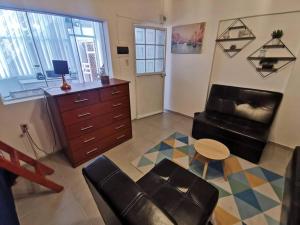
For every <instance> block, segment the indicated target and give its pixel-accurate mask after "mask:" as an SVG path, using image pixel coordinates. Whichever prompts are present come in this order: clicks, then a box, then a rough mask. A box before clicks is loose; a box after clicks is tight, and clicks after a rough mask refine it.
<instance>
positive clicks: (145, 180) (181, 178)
mask: <svg viewBox="0 0 300 225" xmlns="http://www.w3.org/2000/svg"><path fill="white" fill-rule="evenodd" d="M137 183H138V185H140V187H141V188H142V189H143V190H144V191H145V192H146V193H148V194H149V195H150V196H151V197H152V198H153V200H154V201H155V202H156V204H157V205H159V206H160V207H161V208H163V209H165V210H166V211H167V212H168V213H169V214H170V215H172V216H173V218H174V219H175V221H176V222H177V224H179V225H181V224H182V225H183V224H207V222H208V220H209V217H210V214H211V212H212V211H213V209H214V207H215V205H216V203H217V201H218V190H217V189H216V188H215V187H213V186H212V185H210V184H209V183H207V182H206V181H205V180H202V179H201V178H199V177H197V176H196V175H194V174H192V173H190V172H189V171H187V170H185V169H183V168H181V167H180V166H178V165H176V164H175V163H173V162H171V161H169V160H167V159H164V160H163V161H161V162H160V163H159V164H158V165H156V166H155V167H154V169H152V170H151V171H150V172H149V173H147V174H146V175H145V176H144V177H142V178H141V179H140V180H139V181H138V182H137Z"/></svg>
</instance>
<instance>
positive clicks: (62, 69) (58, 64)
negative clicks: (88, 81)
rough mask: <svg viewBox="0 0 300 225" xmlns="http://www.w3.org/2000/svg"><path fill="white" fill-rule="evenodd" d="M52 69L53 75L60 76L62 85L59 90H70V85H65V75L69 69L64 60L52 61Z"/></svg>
mask: <svg viewBox="0 0 300 225" xmlns="http://www.w3.org/2000/svg"><path fill="white" fill-rule="evenodd" d="M52 64H53V68H54V73H55V74H61V78H62V81H63V83H62V85H61V87H60V88H61V90H64V91H66V90H70V89H71V85H70V84H68V83H67V81H66V79H65V74H69V67H68V62H67V61H64V60H52Z"/></svg>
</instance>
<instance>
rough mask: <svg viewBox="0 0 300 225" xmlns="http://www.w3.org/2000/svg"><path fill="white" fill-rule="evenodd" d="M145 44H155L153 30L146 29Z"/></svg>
mask: <svg viewBox="0 0 300 225" xmlns="http://www.w3.org/2000/svg"><path fill="white" fill-rule="evenodd" d="M146 44H152V45H154V44H155V30H154V29H146Z"/></svg>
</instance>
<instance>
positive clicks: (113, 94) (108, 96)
mask: <svg viewBox="0 0 300 225" xmlns="http://www.w3.org/2000/svg"><path fill="white" fill-rule="evenodd" d="M128 95H129V90H128V85H127V84H124V85H118V86H113V87H108V88H104V89H102V90H101V91H100V96H101V97H100V98H101V100H102V101H107V100H112V99H116V98H119V97H122V96H128Z"/></svg>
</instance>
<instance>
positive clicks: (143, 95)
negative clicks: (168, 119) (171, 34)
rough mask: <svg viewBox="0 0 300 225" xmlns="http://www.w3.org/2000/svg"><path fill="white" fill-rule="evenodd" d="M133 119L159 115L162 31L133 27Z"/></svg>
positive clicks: (163, 31)
mask: <svg viewBox="0 0 300 225" xmlns="http://www.w3.org/2000/svg"><path fill="white" fill-rule="evenodd" d="M134 36H135V59H136V60H135V64H136V66H135V67H136V69H135V72H136V111H137V118H138V119H139V118H143V117H146V116H151V115H154V114H158V113H161V112H163V105H164V103H163V99H164V80H165V78H164V77H165V75H164V74H165V45H166V44H165V43H166V41H165V40H166V31H165V30H164V29H161V28H155V27H148V26H135V27H134Z"/></svg>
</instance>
